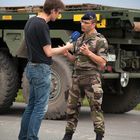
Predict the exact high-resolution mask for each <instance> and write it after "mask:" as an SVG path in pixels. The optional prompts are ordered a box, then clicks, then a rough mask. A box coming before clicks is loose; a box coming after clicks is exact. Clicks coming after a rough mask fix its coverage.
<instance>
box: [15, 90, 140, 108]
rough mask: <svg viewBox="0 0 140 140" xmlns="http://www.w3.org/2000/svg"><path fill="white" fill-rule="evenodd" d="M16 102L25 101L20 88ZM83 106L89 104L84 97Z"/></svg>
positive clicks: (139, 106)
mask: <svg viewBox="0 0 140 140" xmlns="http://www.w3.org/2000/svg"><path fill="white" fill-rule="evenodd" d="M16 102H25V100H24V97H23V95H22V90H19V92H18V95H17V97H16ZM83 106H89V103H88V101H87V99H86V98H85V99H84V100H83ZM134 110H140V104H138V105H137V106H136V107H135V108H134Z"/></svg>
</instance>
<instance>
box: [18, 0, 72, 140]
mask: <svg viewBox="0 0 140 140" xmlns="http://www.w3.org/2000/svg"><path fill="white" fill-rule="evenodd" d="M63 9H64V4H63V3H62V1H61V0H46V1H45V3H44V7H43V12H42V13H41V14H39V15H38V16H36V17H32V18H30V19H29V20H28V21H27V23H26V25H25V42H26V46H27V50H28V64H27V66H26V69H25V72H26V76H27V79H28V81H29V84H30V96H29V102H28V105H27V107H26V109H25V112H24V114H23V117H22V121H21V129H20V133H19V137H18V138H19V140H38V132H39V128H40V125H41V121H42V119H43V117H44V115H45V113H46V111H47V108H48V99H49V94H50V83H51V69H50V65H51V63H52V58H51V57H52V56H53V55H56V54H61V53H63V52H64V51H66V50H69V49H71V48H72V46H73V45H72V44H71V43H67V44H66V46H63V47H60V48H52V47H51V38H50V31H49V26H48V24H47V23H48V22H49V21H55V20H56V18H57V17H58V16H59V13H60V12H61V11H62V10H63Z"/></svg>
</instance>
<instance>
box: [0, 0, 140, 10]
mask: <svg viewBox="0 0 140 140" xmlns="http://www.w3.org/2000/svg"><path fill="white" fill-rule="evenodd" d="M44 1H45V0H22V1H21V0H0V7H28V6H42V5H43V4H44ZM62 1H63V2H64V4H65V5H75V4H98V5H104V6H112V7H120V8H129V9H140V0H133V1H132V0H118V1H114V0H86V1H85V0H62Z"/></svg>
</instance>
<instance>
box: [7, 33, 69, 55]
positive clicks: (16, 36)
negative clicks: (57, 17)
mask: <svg viewBox="0 0 140 140" xmlns="http://www.w3.org/2000/svg"><path fill="white" fill-rule="evenodd" d="M50 33H51V38H60V39H61V40H62V41H63V42H64V43H65V42H67V41H68V40H69V37H70V34H71V31H67V30H51V31H50ZM4 41H5V42H6V44H7V46H8V48H9V50H10V53H11V54H12V55H13V56H18V57H23V54H24V53H25V52H23V51H24V50H25V49H23V48H24V47H25V45H24V30H4ZM21 50H22V51H21ZM25 51H26V50H25ZM21 53H22V54H21ZM25 56H26V55H24V57H25Z"/></svg>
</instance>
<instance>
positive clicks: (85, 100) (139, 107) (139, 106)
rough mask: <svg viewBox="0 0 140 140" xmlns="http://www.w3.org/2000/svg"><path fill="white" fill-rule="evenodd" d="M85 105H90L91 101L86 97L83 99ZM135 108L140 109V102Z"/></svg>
mask: <svg viewBox="0 0 140 140" xmlns="http://www.w3.org/2000/svg"><path fill="white" fill-rule="evenodd" d="M83 106H89V103H88V101H87V99H86V98H85V99H84V100H83ZM134 110H140V104H138V105H137V106H136V107H135V108H134Z"/></svg>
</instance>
